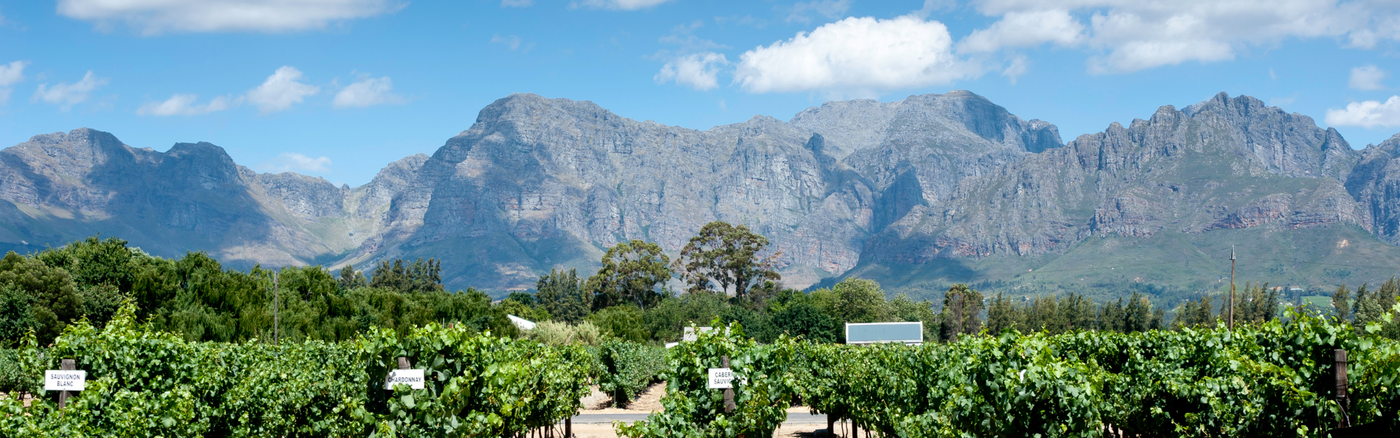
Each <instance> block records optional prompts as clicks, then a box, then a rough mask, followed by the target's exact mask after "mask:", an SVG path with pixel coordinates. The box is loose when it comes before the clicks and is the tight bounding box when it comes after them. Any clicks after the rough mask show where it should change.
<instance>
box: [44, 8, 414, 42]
mask: <svg viewBox="0 0 1400 438" xmlns="http://www.w3.org/2000/svg"><path fill="white" fill-rule="evenodd" d="M406 5H407V3H406V2H403V1H399V0H198V1H196V0H59V2H58V13H59V15H63V16H65V17H69V18H75V19H78V20H84V21H90V22H93V23H96V25H97V26H98V28H99V29H111V28H112V27H114V24H115V23H125V24H127V25H128V26H131V27H132V28H135V29H137V30H139V31H140V32H141V33H144V34H147V35H154V34H160V33H165V32H240V31H253V32H289V31H298V30H307V29H320V28H324V27H326V25H327V24H329V23H332V22H338V21H345V20H352V19H356V18H366V17H373V16H376V15H381V14H387V13H393V12H395V11H398V10H399V9H402V8H403V7H404V6H406Z"/></svg>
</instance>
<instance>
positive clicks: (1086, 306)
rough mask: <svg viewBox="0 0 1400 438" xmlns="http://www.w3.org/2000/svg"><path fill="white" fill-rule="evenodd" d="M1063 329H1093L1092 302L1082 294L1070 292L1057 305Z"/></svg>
mask: <svg viewBox="0 0 1400 438" xmlns="http://www.w3.org/2000/svg"><path fill="white" fill-rule="evenodd" d="M1058 307H1059V310H1060V319H1061V320H1062V321H1064V328H1065V331H1074V330H1093V329H1094V302H1093V301H1090V300H1089V299H1088V298H1085V297H1084V294H1078V293H1074V292H1070V293H1069V294H1068V295H1065V296H1064V298H1063V299H1062V300H1061V301H1060V305H1059V306H1058Z"/></svg>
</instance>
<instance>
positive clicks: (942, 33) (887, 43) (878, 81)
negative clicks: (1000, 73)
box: [734, 16, 978, 96]
mask: <svg viewBox="0 0 1400 438" xmlns="http://www.w3.org/2000/svg"><path fill="white" fill-rule="evenodd" d="M952 46H953V39H952V37H951V36H950V35H949V34H948V28H947V27H946V26H944V25H943V23H940V22H937V21H925V20H923V19H920V18H916V17H914V16H903V17H898V18H894V19H889V20H877V19H875V18H871V17H865V18H856V17H851V18H847V19H845V20H841V21H837V22H834V23H829V24H826V25H824V26H821V27H818V28H816V29H815V30H813V31H812V32H811V33H810V34H808V33H805V32H799V33H798V34H797V36H795V37H793V38H792V39H790V40H787V41H779V42H776V43H773V45H770V46H768V47H758V48H755V49H753V50H750V51H748V52H745V53H744V54H743V55H740V57H739V65H738V67H737V68H736V69H735V72H734V83H737V84H740V85H741V86H742V87H743V89H744V90H745V91H748V92H751V93H768V92H790V91H822V92H826V93H827V94H829V95H840V94H841V93H847V94H853V95H866V96H868V95H872V94H877V93H878V92H880V91H886V90H894V89H900V88H911V87H921V86H929V85H938V84H946V83H950V82H952V81H955V80H958V79H962V78H965V77H969V76H973V75H976V74H977V73H978V72H977V69H976V68H974V67H973V66H972V65H971V64H969V63H967V62H965V61H962V60H960V59H958V58H957V57H956V56H954V54H953V53H952Z"/></svg>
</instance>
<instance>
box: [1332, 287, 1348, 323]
mask: <svg viewBox="0 0 1400 438" xmlns="http://www.w3.org/2000/svg"><path fill="white" fill-rule="evenodd" d="M1332 317H1333V318H1334V319H1336V321H1338V322H1346V321H1350V320H1351V289H1347V285H1346V283H1342V285H1341V286H1337V291H1336V292H1332Z"/></svg>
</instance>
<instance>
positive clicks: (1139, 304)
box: [1122, 292, 1152, 333]
mask: <svg viewBox="0 0 1400 438" xmlns="http://www.w3.org/2000/svg"><path fill="white" fill-rule="evenodd" d="M1151 326H1152V303H1150V302H1148V301H1147V297H1145V296H1142V294H1140V293H1138V292H1133V296H1132V297H1131V298H1128V305H1127V306H1126V307H1124V308H1123V324H1122V327H1123V330H1122V331H1123V332H1124V333H1133V332H1145V331H1147V330H1148V329H1149V328H1151Z"/></svg>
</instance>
